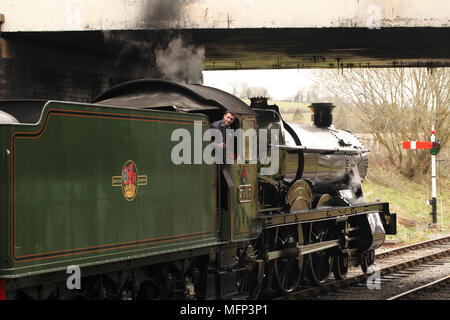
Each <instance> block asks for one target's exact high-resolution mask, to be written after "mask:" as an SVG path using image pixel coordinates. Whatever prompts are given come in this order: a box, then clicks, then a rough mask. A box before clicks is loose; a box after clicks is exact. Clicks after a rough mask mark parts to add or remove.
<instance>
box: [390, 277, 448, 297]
mask: <svg viewBox="0 0 450 320" xmlns="http://www.w3.org/2000/svg"><path fill="white" fill-rule="evenodd" d="M449 284H450V276H445V277H443V278H441V279H439V280H436V281H433V282H431V283H428V284H425V285H423V286H420V287H417V288H414V289H411V290H408V291H406V292H403V293H400V294H398V295H395V296H393V297H390V298H389V299H388V300H422V299H424V298H425V299H427V300H431V299H438V300H450V288H449Z"/></svg>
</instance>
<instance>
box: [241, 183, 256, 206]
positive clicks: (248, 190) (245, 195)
mask: <svg viewBox="0 0 450 320" xmlns="http://www.w3.org/2000/svg"><path fill="white" fill-rule="evenodd" d="M252 198H253V189H252V185H251V184H245V185H241V186H239V187H238V201H239V202H250V201H252Z"/></svg>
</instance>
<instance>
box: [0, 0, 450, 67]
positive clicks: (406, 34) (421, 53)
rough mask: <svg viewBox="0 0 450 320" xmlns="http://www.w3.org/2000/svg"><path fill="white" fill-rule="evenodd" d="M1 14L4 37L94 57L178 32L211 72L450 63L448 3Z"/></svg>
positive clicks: (126, 0) (95, 2)
mask: <svg viewBox="0 0 450 320" xmlns="http://www.w3.org/2000/svg"><path fill="white" fill-rule="evenodd" d="M0 13H2V14H3V15H4V22H3V25H2V26H1V31H2V36H3V37H4V38H7V39H8V38H9V39H21V40H22V39H23V40H24V41H31V42H39V43H49V44H51V45H54V46H62V47H68V48H78V49H82V50H86V51H95V50H103V51H104V52H106V51H107V49H106V48H102V47H101V44H100V46H99V38H101V36H102V35H99V34H98V33H99V32H101V31H109V32H110V34H113V35H120V36H119V37H122V38H128V39H133V38H134V37H138V38H142V35H143V34H146V35H147V37H149V38H152V37H155V35H154V34H155V32H158V31H160V30H168V29H170V30H178V31H180V32H182V33H183V34H184V35H187V36H188V38H189V39H190V40H191V41H192V42H193V43H195V44H196V45H198V46H203V47H204V49H205V58H206V59H205V68H206V69H235V68H247V69H248V68H321V67H325V68H330V67H331V68H333V67H334V68H337V67H355V66H375V67H378V66H392V65H394V66H396V65H423V66H430V65H450V57H449V55H450V54H449V52H450V41H449V39H450V31H449V30H450V18H449V17H450V2H449V1H447V0H428V1H427V0H421V1H413V0H393V1H392V0H339V1H335V0H315V1H309V0H308V1H306V0H280V1H269V0H244V1H242V0H226V1H221V0H108V1H103V0H66V1H61V0H40V1H29V0H3V1H2V7H1V8H0ZM82 31H84V33H82V34H79V33H80V32H82ZM94 47H96V48H95V49H94Z"/></svg>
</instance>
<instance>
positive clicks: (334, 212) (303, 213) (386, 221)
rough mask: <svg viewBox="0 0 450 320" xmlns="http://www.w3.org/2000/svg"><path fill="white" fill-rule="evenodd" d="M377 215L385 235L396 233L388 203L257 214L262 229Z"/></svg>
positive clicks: (393, 218)
mask: <svg viewBox="0 0 450 320" xmlns="http://www.w3.org/2000/svg"><path fill="white" fill-rule="evenodd" d="M369 213H379V214H380V218H381V221H382V223H383V226H384V229H385V231H386V234H395V233H396V214H395V213H390V212H389V203H388V202H370V203H364V204H359V205H353V206H351V207H322V208H319V209H312V210H299V211H294V212H290V213H281V212H279V213H273V214H266V213H264V214H263V213H260V214H258V219H259V221H260V223H261V222H262V227H263V229H268V228H274V227H279V226H283V225H290V224H299V223H307V222H314V221H319V220H329V219H338V220H345V219H347V218H348V217H350V216H355V215H362V214H369Z"/></svg>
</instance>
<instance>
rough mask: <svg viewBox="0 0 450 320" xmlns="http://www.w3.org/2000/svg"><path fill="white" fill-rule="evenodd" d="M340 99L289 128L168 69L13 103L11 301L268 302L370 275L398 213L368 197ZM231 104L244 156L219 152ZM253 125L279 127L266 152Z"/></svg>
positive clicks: (7, 202)
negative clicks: (92, 94) (353, 272)
mask: <svg viewBox="0 0 450 320" xmlns="http://www.w3.org/2000/svg"><path fill="white" fill-rule="evenodd" d="M334 108H335V106H334V105H333V104H331V103H313V104H312V105H311V106H310V109H311V113H312V124H311V125H308V126H301V125H295V124H288V123H287V122H285V121H284V120H283V118H282V117H281V114H280V111H279V109H278V107H277V106H276V105H269V104H268V103H267V99H265V98H260V97H259V98H254V99H252V100H251V105H250V106H249V105H247V104H245V103H244V102H243V101H241V100H240V99H238V98H237V97H234V96H233V95H230V94H228V93H226V92H223V91H221V90H218V89H215V88H211V87H206V86H201V85H190V84H180V83H174V82H168V81H163V80H156V79H144V80H137V81H130V82H126V83H123V84H120V85H117V86H114V87H112V88H111V89H109V90H107V91H105V92H104V93H102V94H100V95H99V96H98V97H96V98H95V99H94V100H93V101H92V103H77V102H67V101H65V102H64V101H47V100H26V101H25V100H23V101H22V100H14V101H0V111H1V113H0V132H1V137H2V139H1V141H0V143H1V148H2V150H3V157H2V158H1V165H2V166H1V175H0V176H1V187H2V193H1V197H2V208H1V211H0V229H1V230H0V231H1V232H0V256H1V258H2V259H1V260H0V298H2V299H21V298H32V299H75V298H76V299H80V298H83V299H231V298H233V299H256V298H258V297H264V298H267V297H272V296H274V295H278V294H286V293H289V292H291V291H293V290H295V289H296V288H297V287H298V286H299V285H300V284H303V285H305V284H309V285H317V284H320V283H322V282H324V281H327V280H328V279H329V278H331V277H334V279H342V278H344V277H345V276H346V273H347V270H348V268H349V267H350V266H352V265H360V266H361V267H362V269H363V271H364V272H367V271H368V270H369V268H370V267H371V265H372V264H373V261H374V250H375V249H376V248H378V247H379V246H381V245H382V243H383V242H384V238H385V235H386V234H395V232H396V216H395V214H393V213H390V211H389V204H388V203H385V202H375V203H368V202H366V201H365V200H364V194H363V191H362V187H361V181H362V180H363V179H364V177H365V175H366V172H367V166H368V161H367V152H368V150H366V149H365V148H364V146H363V145H362V144H361V143H360V142H359V141H358V139H357V138H356V137H355V136H354V135H352V134H351V133H350V132H347V131H345V130H338V129H336V128H334V126H333V124H332V111H333V109H334ZM225 111H232V112H233V113H234V114H235V115H236V118H235V121H234V122H233V124H232V129H234V130H235V131H238V130H241V131H242V132H244V135H243V138H242V137H241V136H239V135H235V136H234V138H233V139H235V140H239V141H236V143H235V144H234V147H233V148H234V150H233V152H234V153H235V154H237V155H240V156H238V157H236V158H235V161H234V162H231V163H226V164H223V163H216V162H213V163H211V162H208V161H206V162H205V161H203V160H204V159H203V158H202V155H204V150H206V149H207V148H208V146H211V145H210V144H209V142H210V141H208V139H206V135H205V132H207V131H208V129H210V125H211V123H212V122H213V121H216V120H219V119H221V118H222V115H223V113H224V112H225ZM247 132H256V138H257V139H261V137H263V136H264V134H262V133H263V132H276V134H274V135H270V134H269V135H267V139H265V140H260V141H256V142H257V143H258V144H257V145H258V148H257V149H256V150H257V152H256V153H257V154H258V156H256V157H255V151H254V150H255V149H252V143H251V139H250V138H247V135H246V133H247ZM261 141H263V143H261ZM262 150H265V151H266V152H265V154H264V156H259V155H260V154H261V151H262ZM174 156H176V157H177V158H176V159H175V160H174ZM268 159H269V160H274V159H276V163H275V166H273V165H274V163H273V162H270V161H267V160H268ZM271 166H272V167H273V168H275V169H274V170H267V169H268V168H269V167H271ZM69 267H70V268H71V269H70V270H72V269H73V267H76V268H78V270H79V275H80V277H81V286H80V287H79V288H71V287H69V286H68V280H67V278H68V273H67V272H68V270H69V269H68V268H69Z"/></svg>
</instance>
